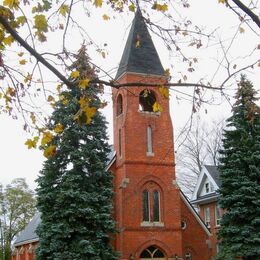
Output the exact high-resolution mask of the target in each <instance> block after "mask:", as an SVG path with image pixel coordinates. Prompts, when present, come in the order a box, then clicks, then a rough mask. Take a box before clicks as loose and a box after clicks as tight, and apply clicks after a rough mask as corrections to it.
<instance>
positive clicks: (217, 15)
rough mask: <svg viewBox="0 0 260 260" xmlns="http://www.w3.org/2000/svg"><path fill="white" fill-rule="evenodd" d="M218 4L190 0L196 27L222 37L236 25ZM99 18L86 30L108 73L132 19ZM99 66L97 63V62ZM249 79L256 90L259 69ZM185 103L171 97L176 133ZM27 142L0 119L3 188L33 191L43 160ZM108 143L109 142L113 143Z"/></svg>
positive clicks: (211, 113) (225, 109)
mask: <svg viewBox="0 0 260 260" xmlns="http://www.w3.org/2000/svg"><path fill="white" fill-rule="evenodd" d="M198 2H199V3H198ZM217 2H218V1H217V0H210V1H195V0H192V1H191V3H193V4H194V5H195V4H196V6H195V8H193V9H192V10H193V13H192V17H191V20H193V21H195V23H196V22H197V23H199V24H201V25H207V26H209V27H211V28H217V27H218V28H220V32H221V31H222V32H221V33H223V31H224V29H225V28H228V27H230V26H231V25H232V24H234V21H236V19H237V18H236V17H235V16H234V15H233V13H232V12H231V11H230V10H228V9H226V8H224V6H222V5H220V4H218V3H217ZM202 11H203V12H202ZM101 14H102V12H101V11H99V10H98V11H97V14H96V17H95V18H94V19H93V20H92V25H93V26H91V24H88V28H87V29H89V28H92V30H93V28H94V30H93V31H92V35H94V37H95V39H96V40H97V41H98V42H99V43H100V44H102V43H107V44H108V50H109V55H108V57H107V59H106V60H105V62H104V64H103V65H104V67H105V69H110V68H113V67H116V66H118V63H119V61H120V58H121V55H122V52H123V48H124V44H125V41H126V37H127V35H128V30H129V25H130V22H131V20H132V18H133V15H132V16H131V17H130V16H129V17H127V18H125V17H123V16H120V18H119V19H117V20H113V19H111V21H108V22H106V24H105V23H104V21H102V19H101V18H100V17H101ZM98 16H99V18H98ZM95 19H98V20H95ZM222 27H223V29H222ZM90 30H91V29H90ZM104 35H105V38H104ZM239 37H242V38H243V37H247V33H245V34H244V35H240V36H239ZM242 40H243V42H244V43H243V44H249V43H250V38H248V40H247V41H245V39H242ZM154 41H155V45H156V48H157V50H158V52H159V56H160V57H161V60H162V63H163V65H164V67H165V68H167V67H168V66H169V64H170V63H171V62H172V60H171V59H172V57H170V56H169V55H168V53H167V51H166V48H165V46H164V45H163V44H162V42H160V41H159V39H157V38H154ZM252 41H255V38H252ZM246 42H247V43H246ZM235 44H236V45H237V47H236V48H237V51H238V53H239V52H240V51H241V48H244V49H245V48H247V47H246V45H245V47H243V45H242V44H240V42H239V41H238V42H237V43H235ZM213 49H214V48H213ZM205 55H206V56H210V55H213V54H212V53H211V52H210V50H209V51H207V52H205ZM217 55H221V54H220V53H217ZM90 56H91V58H92V60H93V61H95V54H94V53H91V54H90ZM212 59H213V58H212ZM98 62H100V60H98ZM101 65H102V64H101ZM203 66H204V67H203ZM203 66H202V68H204V69H201V71H200V72H196V73H195V74H194V79H195V80H197V81H198V80H199V78H200V76H201V75H202V76H203V75H206V74H208V73H209V72H210V71H211V70H212V69H213V68H211V67H210V66H208V64H207V63H205V64H204V65H203ZM214 69H216V68H214ZM216 77H218V78H219V81H220V82H221V73H219V74H217V76H216ZM249 77H250V79H251V80H253V81H254V82H255V87H256V88H257V85H256V82H258V86H259V82H260V73H259V69H256V70H255V72H254V73H251V74H249ZM105 97H106V99H108V101H109V106H108V108H106V113H105V114H106V116H107V120H108V122H109V123H110V126H109V133H110V134H111V132H112V126H111V123H112V118H111V99H110V94H109V91H106V95H105ZM188 103H189V102H184V101H179V100H178V98H176V94H174V93H172V96H171V113H172V119H173V125H174V128H175V132H176V129H179V128H181V127H182V126H183V125H184V124H185V123H186V121H187V119H188V118H189V115H190V106H188ZM230 109H231V107H230V106H229V105H228V104H227V102H225V103H223V104H221V105H219V106H211V107H207V110H208V113H207V114H205V113H202V115H203V117H204V120H206V121H208V122H210V121H211V120H212V119H214V118H223V116H227V115H228V114H229V113H230ZM27 138H28V135H27V134H26V133H25V132H24V131H23V130H22V126H21V122H19V121H17V120H13V119H11V118H9V117H8V116H5V115H0V146H1V149H0V183H2V184H4V185H6V184H8V183H10V182H11V180H12V179H14V178H17V177H24V178H26V181H27V182H28V184H29V185H30V187H31V188H35V187H36V184H35V182H34V180H35V179H36V177H37V174H38V172H39V171H40V169H41V168H42V162H43V160H44V158H43V156H42V152H41V151H38V150H28V149H27V147H26V146H25V145H24V142H25V141H26V139H27ZM110 142H112V140H111V141H110Z"/></svg>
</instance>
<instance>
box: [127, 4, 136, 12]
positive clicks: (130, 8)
mask: <svg viewBox="0 0 260 260" xmlns="http://www.w3.org/2000/svg"><path fill="white" fill-rule="evenodd" d="M128 8H129V11H131V12H135V5H134V4H131V5H129V6H128Z"/></svg>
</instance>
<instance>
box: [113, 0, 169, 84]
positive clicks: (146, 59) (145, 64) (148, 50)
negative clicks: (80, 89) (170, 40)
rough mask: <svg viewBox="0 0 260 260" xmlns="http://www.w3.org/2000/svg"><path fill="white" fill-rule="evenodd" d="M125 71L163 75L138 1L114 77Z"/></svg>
mask: <svg viewBox="0 0 260 260" xmlns="http://www.w3.org/2000/svg"><path fill="white" fill-rule="evenodd" d="M126 72H132V73H142V74H149V75H159V76H163V75H164V69H163V66H162V64H161V61H160V58H159V56H158V53H157V51H156V49H155V47H154V44H153V41H152V38H151V36H150V34H149V32H148V29H147V26H146V24H145V22H144V18H143V16H142V13H141V10H140V8H139V5H138V2H137V10H136V13H135V18H134V20H133V22H132V26H131V29H130V32H129V35H128V38H127V42H126V45H125V49H124V52H123V55H122V58H121V61H120V64H119V68H118V71H117V75H116V79H118V78H119V77H120V76H121V75H122V74H124V73H126Z"/></svg>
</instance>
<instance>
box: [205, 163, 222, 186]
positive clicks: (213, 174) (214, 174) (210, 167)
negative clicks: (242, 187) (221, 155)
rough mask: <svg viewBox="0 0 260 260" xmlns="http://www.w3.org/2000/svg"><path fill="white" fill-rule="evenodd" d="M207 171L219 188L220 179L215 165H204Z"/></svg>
mask: <svg viewBox="0 0 260 260" xmlns="http://www.w3.org/2000/svg"><path fill="white" fill-rule="evenodd" d="M205 167H206V169H207V171H208V172H209V174H210V175H211V177H212V178H213V179H214V181H215V182H216V184H217V185H218V187H219V188H220V186H221V180H220V179H219V171H218V167H217V166H213V165H205Z"/></svg>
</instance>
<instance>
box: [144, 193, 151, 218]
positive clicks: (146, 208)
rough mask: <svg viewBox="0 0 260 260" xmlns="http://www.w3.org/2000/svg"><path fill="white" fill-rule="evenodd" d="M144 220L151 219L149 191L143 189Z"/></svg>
mask: <svg viewBox="0 0 260 260" xmlns="http://www.w3.org/2000/svg"><path fill="white" fill-rule="evenodd" d="M143 221H150V207H149V192H148V190H144V191H143Z"/></svg>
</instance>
